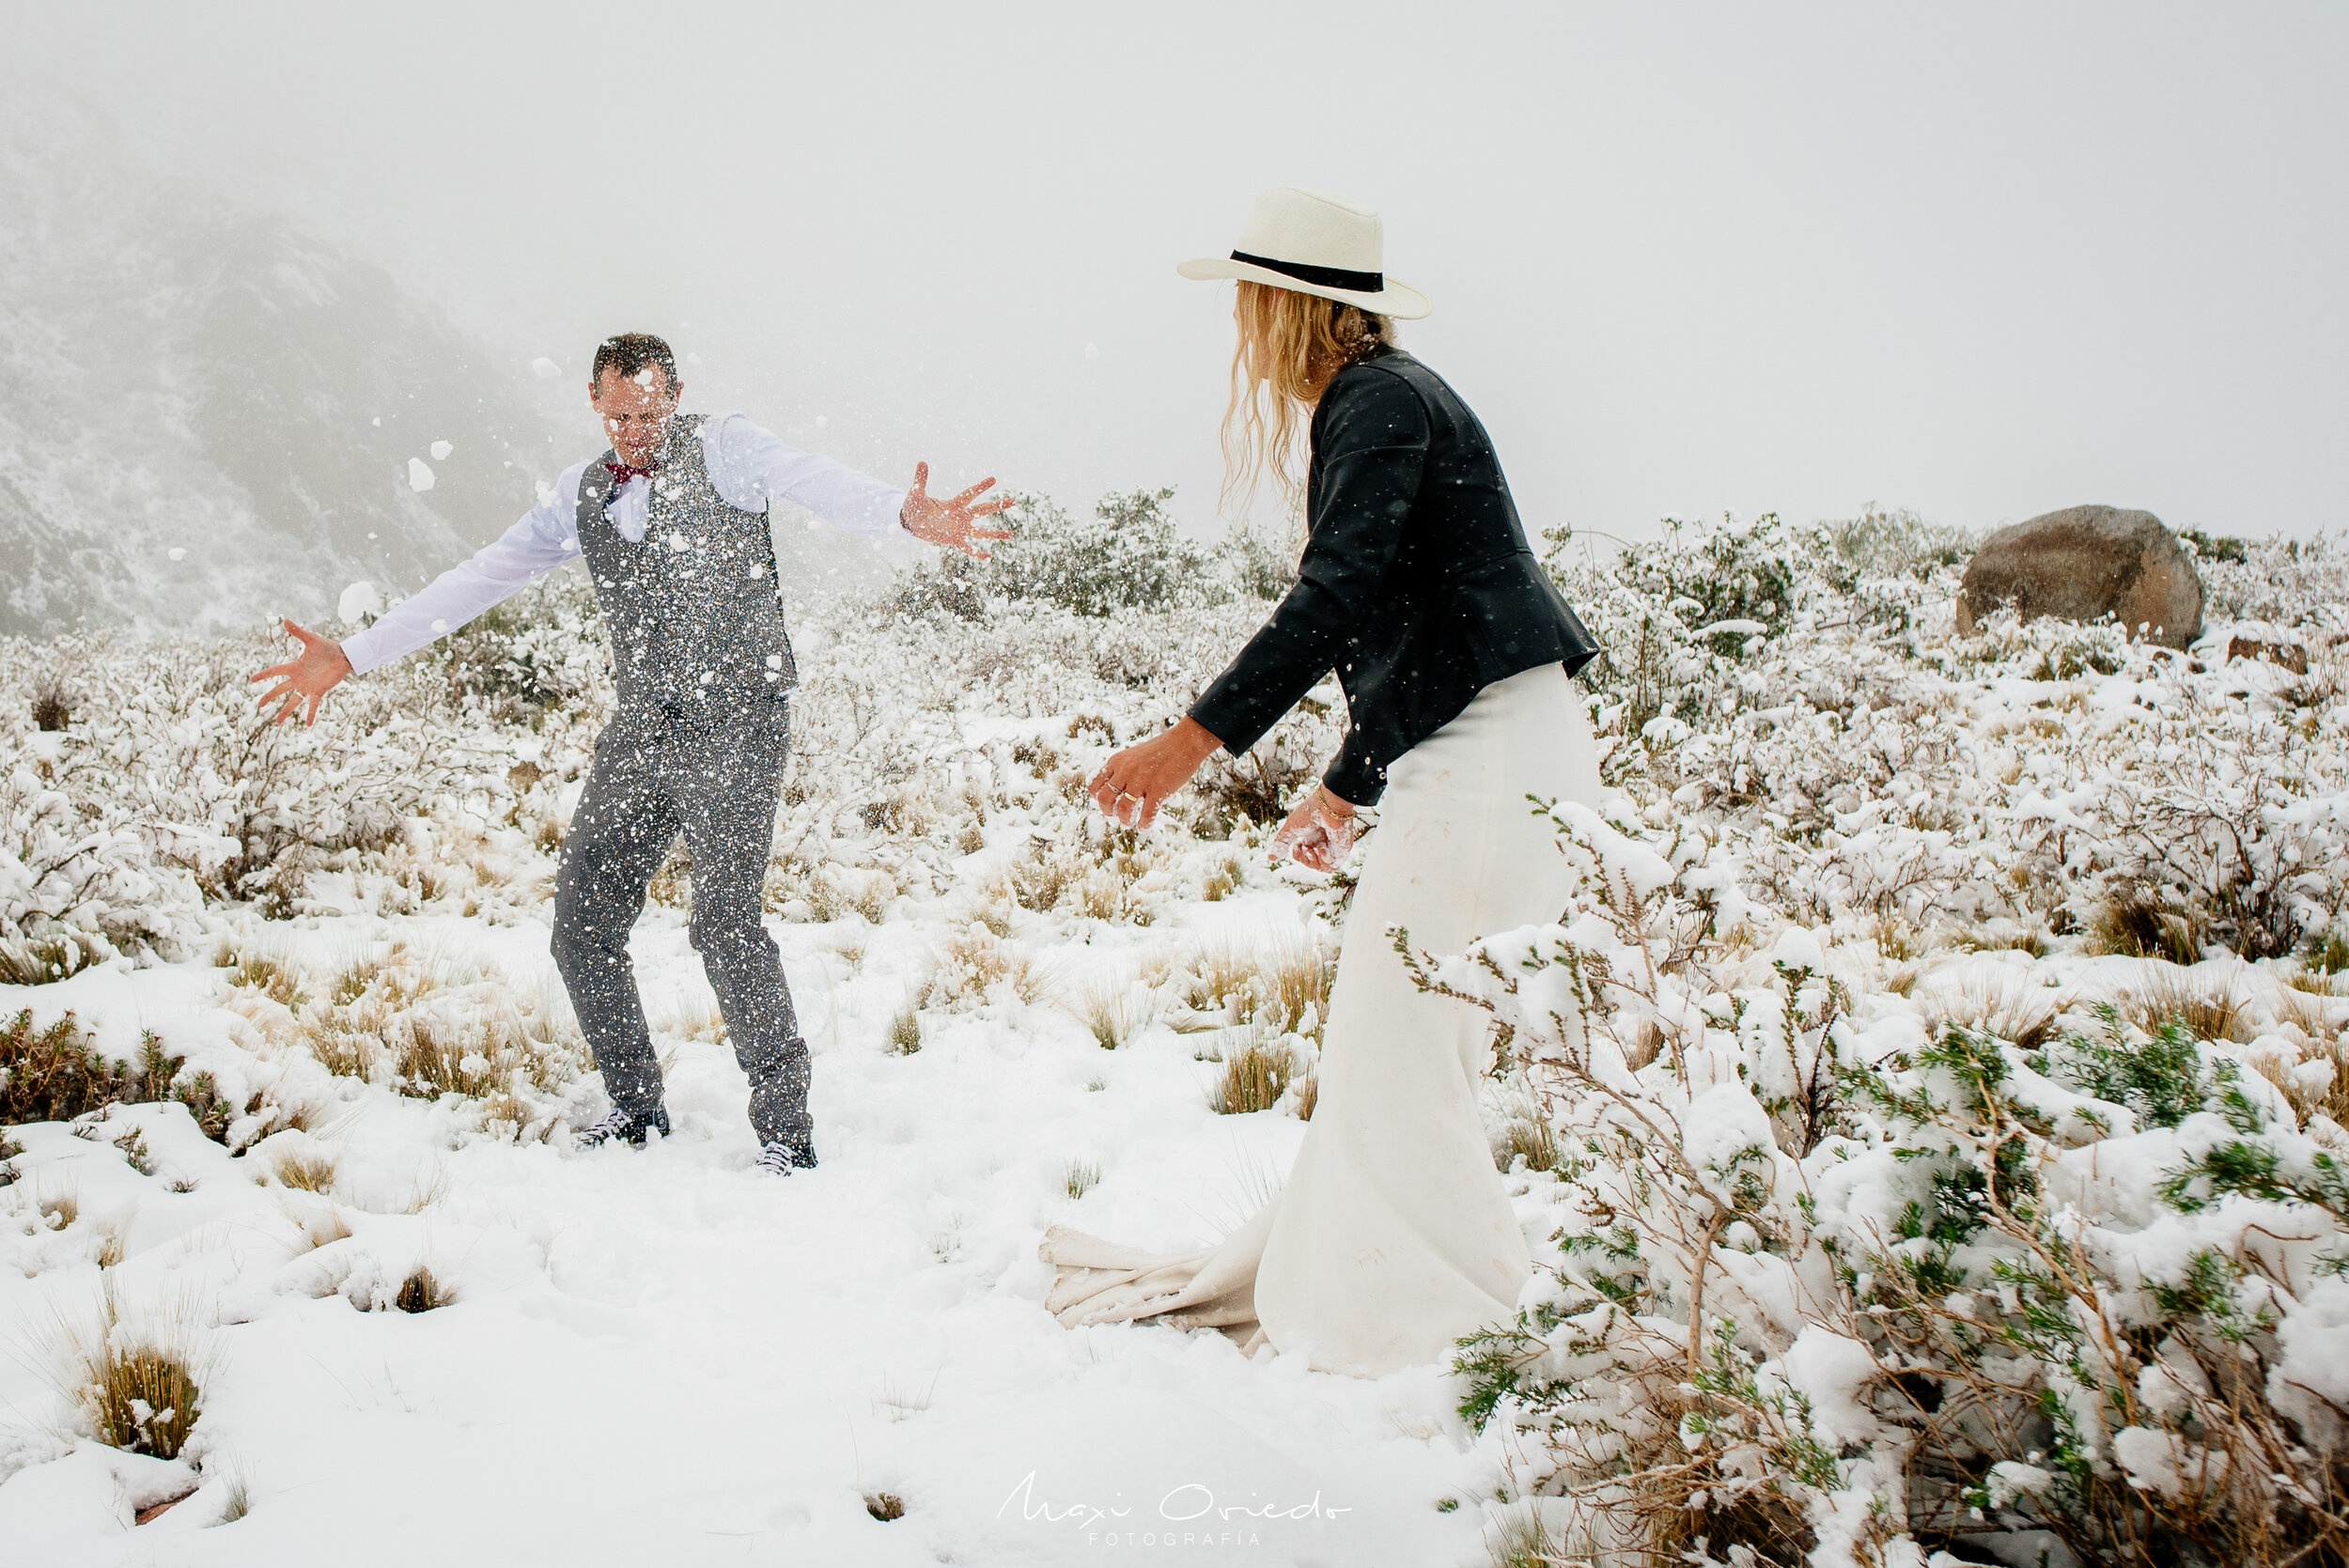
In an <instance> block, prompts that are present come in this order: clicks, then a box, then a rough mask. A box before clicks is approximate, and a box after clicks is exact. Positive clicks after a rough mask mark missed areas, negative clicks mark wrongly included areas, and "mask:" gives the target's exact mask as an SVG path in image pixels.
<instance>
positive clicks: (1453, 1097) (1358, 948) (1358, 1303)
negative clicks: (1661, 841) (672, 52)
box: [1042, 664, 1598, 1377]
mask: <svg viewBox="0 0 2349 1568" xmlns="http://www.w3.org/2000/svg"><path fill="white" fill-rule="evenodd" d="M1529 795H1530V796H1536V797H1539V798H1541V799H1543V800H1551V799H1557V798H1563V799H1566V800H1579V801H1582V802H1584V803H1585V804H1588V805H1592V806H1596V805H1597V804H1598V761H1597V754H1596V751H1595V746H1594V743H1593V740H1592V737H1591V725H1590V720H1589V717H1588V715H1587V713H1586V712H1585V710H1584V707H1583V704H1582V701H1581V697H1580V694H1579V691H1578V689H1577V688H1576V687H1575V685H1574V683H1573V682H1572V681H1571V680H1570V679H1569V678H1568V677H1567V675H1566V674H1565V672H1564V671H1563V669H1562V668H1560V667H1559V666H1558V665H1555V664H1549V665H1544V666H1542V667H1541V668H1539V669H1533V670H1528V671H1526V672H1524V673H1523V674H1521V675H1512V676H1510V677H1509V678H1508V679H1507V680H1502V681H1497V682H1495V683H1494V684H1493V685H1491V686H1488V687H1486V689H1485V690H1484V691H1481V692H1479V693H1478V694H1477V696H1476V699H1475V700H1474V701H1473V702H1471V703H1470V705H1469V706H1468V708H1467V709H1466V711H1464V712H1462V713H1461V715H1460V716H1459V717H1458V718H1456V719H1455V720H1453V721H1452V722H1450V723H1449V724H1446V725H1445V726H1444V727H1443V728H1442V729H1440V730H1439V731H1437V732H1436V734H1434V735H1433V736H1431V737H1428V738H1427V739H1425V740H1423V741H1422V742H1420V744H1419V745H1417V746H1416V747H1414V748H1412V750H1411V751H1410V752H1409V753H1407V754H1406V755H1405V756H1403V757H1402V758H1400V759H1399V760H1398V761H1396V763H1395V764H1394V765H1393V767H1392V768H1390V769H1389V770H1388V781H1387V791H1386V794H1385V796H1384V798H1383V799H1382V800H1380V801H1379V806H1378V827H1377V831H1375V832H1374V833H1372V835H1371V837H1370V841H1369V843H1368V845H1367V846H1365V848H1364V851H1363V863H1362V872H1361V883H1360V884H1359V885H1358V886H1357V887H1356V889H1355V891H1354V903H1353V908H1352V909H1351V910H1350V912H1348V914H1347V915H1346V938H1345V941H1344V944H1343V945H1342V946H1341V948H1340V949H1339V955H1338V972H1337V979H1336V982H1335V984H1334V985H1333V986H1332V987H1331V992H1330V1017H1329V1021H1328V1025H1327V1027H1326V1028H1325V1029H1324V1030H1323V1032H1322V1041H1323V1044H1322V1052H1321V1067H1320V1075H1321V1084H1320V1097H1319V1099H1318V1101H1317V1102H1316V1103H1315V1109H1314V1119H1313V1121H1312V1123H1311V1124H1310V1125H1309V1126H1307V1128H1306V1131H1305V1140H1304V1142H1303V1144H1302V1145H1301V1146H1300V1147H1299V1150H1298V1154H1297V1163H1296V1166H1295V1167H1294V1169H1292V1170H1291V1171H1290V1172H1289V1176H1288V1180H1287V1182H1286V1184H1285V1185H1284V1186H1283V1188H1282V1190H1281V1193H1280V1195H1279V1196H1278V1197H1276V1198H1275V1199H1273V1201H1272V1202H1271V1203H1268V1204H1266V1205H1265V1207H1264V1208H1263V1209H1261V1210H1260V1211H1258V1213H1257V1214H1256V1216H1255V1218H1254V1219H1251V1220H1250V1221H1249V1222H1248V1223H1247V1224H1246V1225H1244V1226H1242V1227H1241V1228H1240V1229H1239V1230H1237V1231H1236V1232H1234V1233H1233V1234H1231V1235H1230V1236H1228V1237H1226V1238H1225V1239H1224V1241H1223V1243H1222V1244H1221V1246H1219V1247H1215V1248H1212V1249H1209V1250H1206V1251H1201V1252H1194V1253H1189V1254H1184V1255H1168V1254H1162V1253H1148V1252H1143V1251H1141V1250H1137V1249H1134V1248H1130V1247H1122V1246H1119V1245H1117V1244H1115V1243H1113V1242H1108V1241H1103V1240H1101V1239H1100V1238H1098V1237H1097V1236H1089V1235H1086V1234H1083V1233H1081V1232H1078V1231H1072V1230H1069V1229H1068V1228H1066V1226H1054V1227H1053V1228H1052V1229H1051V1230H1050V1232H1049V1233H1047V1234H1046V1235H1045V1238H1044V1245H1043V1247H1042V1254H1043V1257H1044V1259H1045V1261H1046V1262H1048V1263H1050V1264H1054V1265H1057V1266H1058V1268H1059V1276H1058V1279H1057V1281H1055V1283H1054V1285H1053V1287H1052V1291H1051V1294H1050V1296H1049V1297H1048V1298H1047V1300H1046V1303H1045V1304H1046V1306H1047V1308H1048V1309H1049V1310H1050V1311H1051V1312H1053V1313H1054V1314H1056V1315H1057V1316H1058V1317H1059V1318H1060V1320H1061V1321H1062V1322H1063V1323H1065V1324H1067V1325H1069V1326H1070V1327H1077V1326H1080V1325H1083V1324H1093V1323H1120V1322H1129V1321H1134V1320H1143V1319H1147V1320H1152V1321H1158V1322H1164V1323H1170V1324H1174V1325H1175V1326H1177V1327H1216V1328H1221V1329H1222V1330H1223V1331H1224V1332H1225V1333H1227V1334H1230V1335H1231V1336H1232V1337H1233V1338H1235V1339H1237V1340H1239V1341H1240V1342H1241V1343H1242V1344H1243V1345H1245V1346H1249V1347H1252V1346H1253V1345H1255V1344H1256V1343H1262V1342H1263V1341H1269V1342H1270V1343H1272V1344H1273V1345H1274V1346H1275V1347H1277V1348H1278V1349H1280V1350H1281V1351H1283V1352H1284V1353H1285V1352H1290V1351H1302V1352H1303V1353H1304V1354H1305V1356H1306V1357H1307V1358H1308V1360H1309V1362H1310V1364H1311V1365H1312V1366H1313V1367H1314V1368H1315V1369H1316V1370H1318V1371H1322V1372H1336V1373H1348V1374H1354V1375H1356V1376H1364V1377H1375V1376H1378V1375H1381V1374H1386V1373H1389V1372H1392V1371H1394V1370H1395V1369H1397V1368H1399V1367H1406V1366H1413V1365H1419V1364H1423V1363H1427V1362H1434V1361H1442V1360H1445V1359H1448V1358H1450V1356H1451V1355H1452V1351H1453V1342H1454V1341H1455V1339H1458V1338H1459V1337H1460V1336H1462V1335H1464V1334H1470V1333H1473V1332H1475V1331H1476V1330H1477V1329H1479V1328H1481V1327H1486V1326H1487V1325H1490V1324H1495V1323H1500V1322H1504V1321H1506V1320H1508V1319H1509V1318H1510V1317H1511V1316H1512V1315H1513V1314H1514V1313H1515V1312H1516V1308H1517V1290H1518V1288H1519V1287H1520V1286H1521V1285H1523V1284H1524V1282H1525V1279H1526V1276H1527V1274H1528V1273H1529V1271H1530V1267H1531V1265H1530V1260H1529V1258H1528V1256H1527V1252H1526V1247H1525V1240H1524V1237H1523V1236H1522V1235H1521V1234H1519V1232H1518V1230H1517V1220H1516V1219H1515V1218H1514V1217H1513V1216H1512V1215H1511V1213H1510V1209H1509V1201H1508V1196H1507V1194H1506V1192H1505V1191H1504V1189H1503V1188H1502V1186H1501V1177H1500V1175H1499V1173H1498V1172H1495V1171H1494V1169H1493V1159H1492V1154H1491V1152H1490V1149H1489V1148H1488V1146H1487V1144H1486V1139H1485V1131H1484V1126H1483V1123H1482V1121H1481V1119H1480V1118H1479V1117H1478V1114H1477V1109H1476V1085H1477V1082H1478V1080H1479V1079H1481V1078H1482V1076H1483V1075H1484V1073H1485V1070H1486V1067H1487V1066H1488V1065H1489V1063H1490V1060H1491V1046H1490V1042H1489V1034H1488V1029H1487V1026H1488V1025H1489V1023H1490V1021H1491V1020H1490V1018H1489V1016H1488V1015H1486V1013H1484V1012H1483V1011H1482V1010H1480V1009H1478V1008H1474V1007H1471V1006H1470V1005H1468V1004H1467V1003H1465V1002H1459V1001H1449V1000H1447V999H1445V998H1442V997H1437V996H1429V995H1427V994H1425V993H1423V992H1422V991H1420V990H1419V989H1418V988H1417V987H1415V986H1413V985H1412V984H1411V978H1410V975H1409V973H1408V971H1407V970H1405V968H1404V966H1403V960H1402V958H1401V957H1400V956H1399V955H1397V954H1396V953H1395V951H1394V944H1393V939H1392V937H1390V936H1389V934H1388V933H1389V929H1390V928H1391V927H1392V926H1396V925H1401V926H1404V927H1407V928H1408V931H1409V933H1410V942H1411V946H1412V947H1413V948H1414V949H1415V950H1418V951H1421V952H1432V953H1457V952H1459V951H1460V950H1461V949H1462V948H1463V947H1465V946H1467V945H1468V943H1469V942H1470V941H1471V940H1473V939H1476V938H1478V937H1482V936H1487V935H1491V934H1493V933H1495V932H1500V931H1505V930H1508V929H1510V928H1511V927H1513V926H1519V925H1527V924H1534V923H1537V922H1544V921H1550V920H1555V919H1557V918H1558V916H1559V914H1560V912H1561V911H1562V910H1563V908H1564V906H1565V900H1566V894H1567V891H1568V885H1567V877H1566V874H1565V870H1564V862H1563V858H1562V857H1561V856H1560V855H1559V853H1558V849H1557V846H1556V843H1555V835H1554V833H1553V831H1552V830H1551V828H1550V825H1549V823H1548V819H1547V818H1546V817H1541V816H1536V815H1533V810H1532V805H1531V804H1530V803H1529V801H1528V800H1527V799H1526V798H1527V797H1528V796H1529Z"/></svg>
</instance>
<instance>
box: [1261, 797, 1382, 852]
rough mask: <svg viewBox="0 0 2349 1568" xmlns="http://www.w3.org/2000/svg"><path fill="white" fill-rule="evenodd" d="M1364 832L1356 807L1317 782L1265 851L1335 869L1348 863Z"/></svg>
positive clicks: (1299, 802)
mask: <svg viewBox="0 0 2349 1568" xmlns="http://www.w3.org/2000/svg"><path fill="white" fill-rule="evenodd" d="M1361 831H1362V822H1361V817H1359V816H1357V815H1355V813H1354V808H1353V807H1352V806H1351V805H1349V804H1348V803H1347V802H1346V801H1344V800H1339V799H1338V798H1337V797H1336V796H1334V795H1332V794H1330V786H1329V785H1327V784H1315V786H1314V792H1313V793H1312V794H1311V795H1308V796H1306V797H1305V798H1304V799H1303V800H1299V801H1298V802H1297V809H1296V810H1294V811H1292V812H1290V813H1289V815H1288V820H1287V821H1285V822H1283V823H1282V824H1281V831H1279V832H1277V833H1275V834H1273V835H1272V840H1271V842H1270V843H1268V844H1267V845H1266V846H1265V853H1267V854H1268V855H1270V856H1271V857H1272V858H1273V859H1274V860H1276V861H1277V860H1281V859H1283V857H1285V858H1287V859H1289V860H1293V861H1295V862H1298V864H1299V865H1306V866H1311V867H1312V868H1313V869H1314V870H1315V871H1334V870H1336V869H1337V868H1338V867H1339V866H1341V865H1343V864H1345V863H1346V856H1347V855H1348V854H1349V853H1351V852H1352V850H1353V848H1354V841H1355V840H1356V839H1357V838H1359V837H1361Z"/></svg>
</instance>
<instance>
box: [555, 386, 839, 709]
mask: <svg viewBox="0 0 2349 1568" xmlns="http://www.w3.org/2000/svg"><path fill="white" fill-rule="evenodd" d="M700 424H701V421H700V420H699V419H697V418H694V417H692V416H690V415H686V414H678V415H677V416H676V417H675V418H674V419H672V420H671V421H670V423H669V436H668V440H667V442H666V443H665V444H664V445H663V446H662V447H661V467H660V470H659V472H658V473H656V474H653V476H652V496H651V500H650V505H649V506H648V508H647V514H648V515H647V518H646V525H645V539H644V542H643V543H642V544H630V542H629V541H628V540H627V539H625V538H622V537H621V536H620V532H619V530H618V529H616V528H614V526H613V525H612V520H611V519H610V518H609V517H607V516H606V515H605V512H604V503H605V501H606V500H607V499H608V498H609V497H610V496H611V494H612V471H611V470H610V469H607V468H605V467H604V466H603V465H604V463H605V462H607V461H616V460H617V459H616V458H614V454H612V453H611V452H608V451H607V452H606V453H604V455H603V458H601V459H599V460H598V461H595V462H591V463H589V464H588V465H587V472H586V474H584V475H583V477H582V478H581V479H580V482H579V518H578V521H579V550H580V553H581V554H582V555H583V556H585V557H586V559H587V570H588V572H589V574H590V575H591V576H593V577H594V579H595V583H596V596H597V598H600V599H601V600H602V601H603V624H604V629H605V630H606V631H607V632H608V633H609V634H610V636H611V639H612V665H613V670H614V674H615V675H617V676H618V681H619V696H620V710H621V711H622V712H623V713H626V712H629V711H630V710H634V711H637V712H640V713H642V712H646V710H653V709H657V710H661V712H664V713H665V714H667V715H668V716H670V717H672V718H706V719H708V720H710V721H713V722H722V721H723V720H724V719H725V718H727V717H729V716H730V715H732V714H733V713H735V712H737V711H739V709H740V708H741V706H742V705H743V704H744V703H745V701H747V700H751V699H752V698H753V697H754V694H757V693H764V694H766V695H767V696H769V697H771V696H772V695H774V694H775V693H777V692H780V691H789V690H790V689H791V688H792V687H795V686H797V685H798V684H799V680H800V674H799V669H798V667H797V666H796V665H795V664H794V663H793V662H792V660H791V641H790V639H789V638H788V637H786V636H785V635H784V629H783V593H782V588H781V586H780V584H779V583H778V582H776V575H775V544H774V539H773V537H772V536H771V535H770V534H769V533H768V529H767V514H766V513H764V512H745V511H742V510H740V509H739V508H738V507H735V506H732V505H728V504H727V503H726V501H725V499H724V498H723V497H722V496H720V495H719V493H718V491H717V489H716V488H715V487H714V486H712V485H711V484H710V482H709V471H708V467H707V465H706V464H705V462H704V461H703V455H702V443H701V437H700V435H699V434H698V433H697V432H698V428H699V427H700Z"/></svg>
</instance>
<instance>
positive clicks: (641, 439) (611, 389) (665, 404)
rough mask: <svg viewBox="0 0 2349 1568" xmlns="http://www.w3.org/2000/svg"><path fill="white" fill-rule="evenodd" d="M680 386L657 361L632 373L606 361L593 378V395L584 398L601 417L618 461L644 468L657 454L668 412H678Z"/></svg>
mask: <svg viewBox="0 0 2349 1568" xmlns="http://www.w3.org/2000/svg"><path fill="white" fill-rule="evenodd" d="M683 390H684V388H683V387H681V386H671V385H670V384H669V378H668V377H666V376H664V375H662V374H661V367H660V366H659V365H646V367H645V368H644V369H642V370H639V371H638V372H637V373H636V374H635V375H633V376H623V375H621V374H620V373H619V372H618V371H617V370H615V369H613V368H612V367H611V366H609V365H606V366H605V367H604V372H603V375H602V376H601V377H600V378H599V379H598V380H597V381H596V395H595V396H593V397H590V398H589V399H587V401H588V403H589V405H590V406H591V407H593V408H594V409H595V411H596V413H597V415H598V417H599V418H600V419H602V421H603V433H604V436H605V437H606V439H608V440H609V441H610V442H612V450H613V451H614V452H616V453H618V454H619V458H620V461H622V462H624V463H628V464H630V466H632V467H636V468H645V467H648V466H650V464H651V462H652V459H653V458H655V457H656V456H658V455H659V454H660V451H661V438H662V437H663V436H664V435H665V434H666V433H667V431H668V425H669V416H670V415H671V414H673V413H675V412H677V394H678V393H680V392H682V391H683Z"/></svg>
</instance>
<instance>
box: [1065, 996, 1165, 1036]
mask: <svg viewBox="0 0 2349 1568" xmlns="http://www.w3.org/2000/svg"><path fill="white" fill-rule="evenodd" d="M1068 1010H1069V1012H1071V1013H1072V1014H1074V1015H1075V1016H1076V1018H1077V1021H1078V1022H1079V1023H1081V1024H1083V1025H1084V1026H1085V1032H1086V1033H1088V1034H1090V1035H1092V1036H1093V1043H1094V1044H1095V1045H1097V1046H1099V1047H1100V1048H1102V1049H1103V1050H1116V1049H1118V1048H1121V1047H1123V1046H1125V1045H1127V1044H1128V1043H1129V1042H1130V1041H1131V1040H1132V1039H1133V1037H1134V1036H1135V1035H1137V1034H1139V1033H1141V1032H1142V1031H1143V1029H1144V1028H1146V1027H1147V1026H1148V1024H1149V1021H1150V1017H1149V1012H1148V1009H1147V1008H1145V1007H1143V1006H1140V1005H1138V1004H1137V1003H1136V1002H1135V1000H1134V992H1133V987H1132V986H1128V985H1126V984H1124V983H1122V982H1119V981H1114V980H1111V981H1102V982H1097V983H1096V984H1095V985H1093V986H1088V987H1086V988H1085V989H1084V990H1082V991H1081V992H1079V993H1078V995H1077V997H1076V999H1075V1000H1074V1001H1073V1002H1072V1003H1071V1004H1070V1006H1069V1009H1068Z"/></svg>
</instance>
